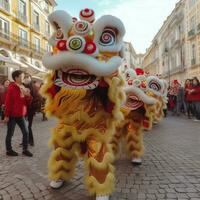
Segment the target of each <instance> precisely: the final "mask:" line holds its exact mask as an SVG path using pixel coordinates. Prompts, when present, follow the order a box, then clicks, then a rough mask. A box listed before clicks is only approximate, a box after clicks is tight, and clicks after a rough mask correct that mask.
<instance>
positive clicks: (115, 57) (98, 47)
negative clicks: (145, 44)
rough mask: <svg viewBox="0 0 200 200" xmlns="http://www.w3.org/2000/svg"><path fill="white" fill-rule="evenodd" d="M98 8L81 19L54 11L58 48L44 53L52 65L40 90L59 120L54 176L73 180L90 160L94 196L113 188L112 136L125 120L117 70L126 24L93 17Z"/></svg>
mask: <svg viewBox="0 0 200 200" xmlns="http://www.w3.org/2000/svg"><path fill="white" fill-rule="evenodd" d="M92 14H94V11H92V10H90V9H85V10H82V11H81V13H80V16H81V19H82V21H78V20H73V19H72V17H71V16H70V15H69V14H68V13H66V12H65V11H55V12H53V13H52V14H50V16H49V21H50V23H51V24H52V26H53V28H54V30H55V33H54V34H53V35H52V37H51V38H50V40H49V42H50V44H51V45H52V47H53V52H52V53H48V54H46V55H45V56H44V58H43V64H44V66H45V67H46V68H47V69H49V70H51V73H50V74H48V75H47V78H46V81H45V84H44V86H43V87H42V89H41V93H42V94H43V96H44V97H45V98H46V107H45V110H46V112H47V114H48V116H53V117H56V118H57V119H58V124H57V126H56V127H55V128H54V129H53V131H52V137H51V139H50V142H49V144H50V146H52V148H53V152H52V154H51V157H50V159H49V178H50V179H51V180H54V181H58V180H63V181H68V180H69V179H70V178H71V177H73V174H74V169H75V164H76V162H77V159H78V157H83V158H84V162H85V170H86V175H85V184H86V186H87V189H88V191H89V193H90V194H92V195H97V196H98V195H100V196H101V195H109V194H111V192H112V190H113V188H114V174H113V171H114V170H113V166H112V161H113V155H112V151H111V147H110V144H109V141H110V140H111V138H112V136H113V134H114V133H115V129H116V126H117V124H119V123H120V121H121V120H123V114H122V112H121V110H120V108H121V105H122V102H123V101H125V93H124V91H123V85H124V81H123V79H122V78H121V77H120V75H119V74H118V68H119V66H120V65H121V62H122V58H121V57H120V51H121V50H122V44H123V42H122V39H123V36H124V34H125V28H124V25H123V24H122V22H121V21H120V20H119V19H118V18H116V17H113V16H110V15H108V16H103V17H101V18H100V19H98V20H97V21H96V22H95V21H94V16H93V15H92Z"/></svg>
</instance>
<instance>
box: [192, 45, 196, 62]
mask: <svg viewBox="0 0 200 200" xmlns="http://www.w3.org/2000/svg"><path fill="white" fill-rule="evenodd" d="M192 59H196V46H195V44H193V45H192Z"/></svg>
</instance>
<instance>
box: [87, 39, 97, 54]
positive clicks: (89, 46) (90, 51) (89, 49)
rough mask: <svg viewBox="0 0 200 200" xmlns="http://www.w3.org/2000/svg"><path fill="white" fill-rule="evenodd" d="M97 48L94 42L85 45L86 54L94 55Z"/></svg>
mask: <svg viewBox="0 0 200 200" xmlns="http://www.w3.org/2000/svg"><path fill="white" fill-rule="evenodd" d="M96 49H97V47H96V44H95V43H94V42H87V43H86V45H85V50H84V52H85V53H86V54H93V53H94V52H95V51H96Z"/></svg>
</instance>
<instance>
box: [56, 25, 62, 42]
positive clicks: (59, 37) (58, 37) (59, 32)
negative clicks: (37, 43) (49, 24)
mask: <svg viewBox="0 0 200 200" xmlns="http://www.w3.org/2000/svg"><path fill="white" fill-rule="evenodd" d="M63 38H64V35H63V32H62V30H61V28H59V29H58V30H57V31H56V35H55V39H56V40H62V39H63Z"/></svg>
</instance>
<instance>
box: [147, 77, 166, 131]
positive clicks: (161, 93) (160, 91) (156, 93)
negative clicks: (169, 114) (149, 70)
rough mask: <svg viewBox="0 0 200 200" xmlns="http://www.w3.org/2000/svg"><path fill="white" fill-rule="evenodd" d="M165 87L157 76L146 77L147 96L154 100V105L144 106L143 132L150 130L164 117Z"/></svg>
mask: <svg viewBox="0 0 200 200" xmlns="http://www.w3.org/2000/svg"><path fill="white" fill-rule="evenodd" d="M166 91H167V85H166V81H165V80H162V79H159V77H157V76H148V77H147V92H146V93H147V95H149V96H151V97H152V98H155V99H156V100H157V101H156V104H154V105H145V109H146V115H145V119H144V123H143V125H144V128H145V130H151V129H152V126H153V123H155V124H157V123H158V122H160V121H161V120H162V118H163V117H164V112H163V110H164V109H165V108H166V104H167V97H166V96H167V92H166Z"/></svg>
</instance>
